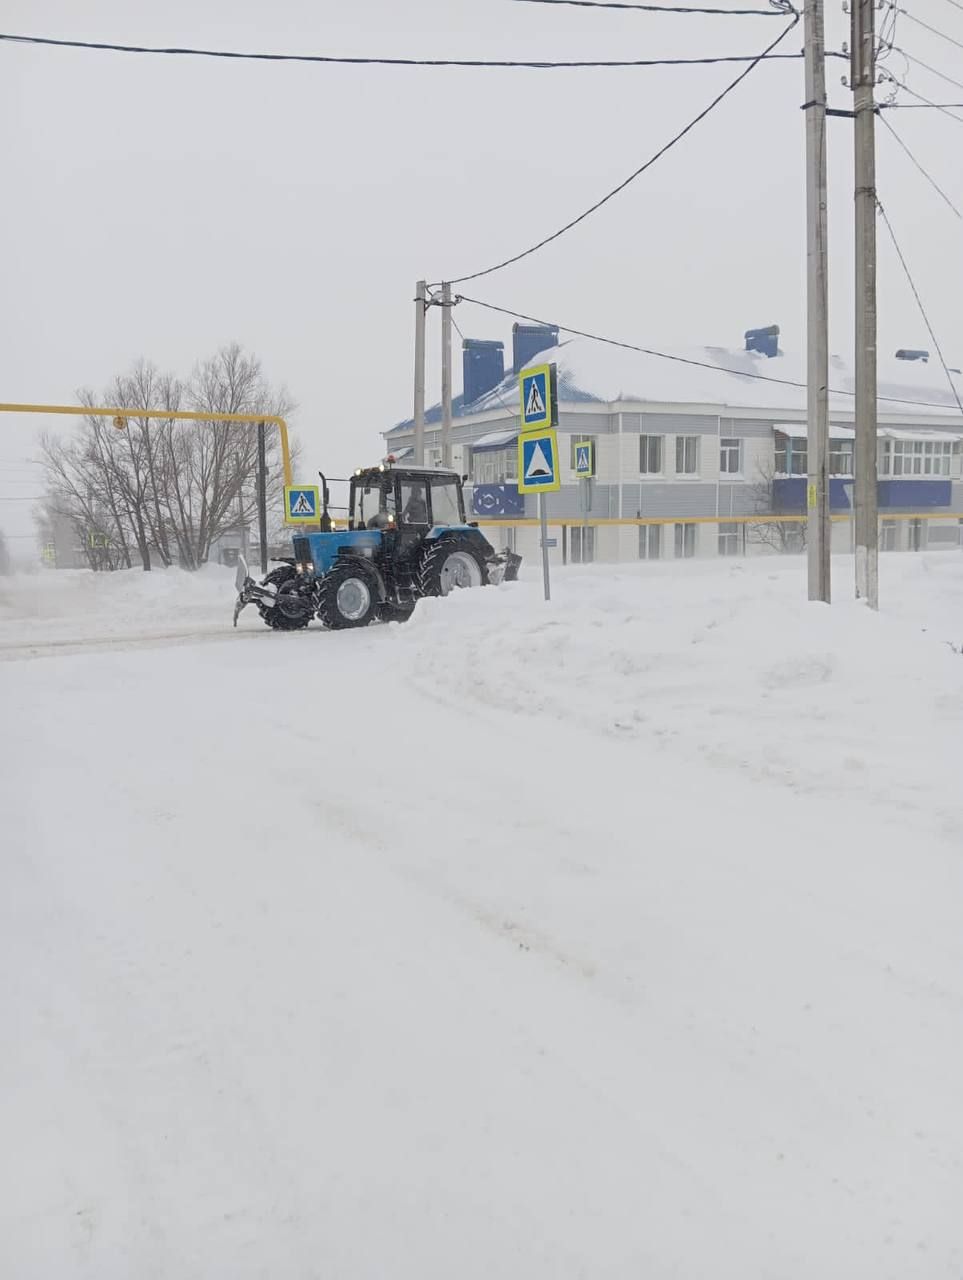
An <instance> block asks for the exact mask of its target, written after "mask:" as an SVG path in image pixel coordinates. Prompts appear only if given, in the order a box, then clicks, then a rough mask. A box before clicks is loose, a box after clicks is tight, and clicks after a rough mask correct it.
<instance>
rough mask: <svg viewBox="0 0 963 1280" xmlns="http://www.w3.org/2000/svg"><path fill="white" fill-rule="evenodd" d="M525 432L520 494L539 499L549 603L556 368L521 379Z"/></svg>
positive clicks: (557, 477) (525, 373) (557, 479)
mask: <svg viewBox="0 0 963 1280" xmlns="http://www.w3.org/2000/svg"><path fill="white" fill-rule="evenodd" d="M518 394H519V397H520V399H521V410H522V412H521V418H522V432H521V434H520V435H519V437H518V492H519V493H535V494H537V495H538V528H539V541H540V542H541V544H542V579H543V582H544V584H545V599H546V600H551V598H552V587H551V582H550V580H549V568H548V551H549V545H550V544H549V538H548V512H547V511H546V508H545V494H546V493H556V492H557V491H558V490H559V489H560V488H561V487H562V476H561V469H560V467H559V465H558V436H557V434H556V432H555V427H556V425H557V424H558V376H557V370H556V367H555V365H553V364H541V365H536V366H535V367H534V368H531V369H523V370H522V372H521V373H520V374H519V375H518Z"/></svg>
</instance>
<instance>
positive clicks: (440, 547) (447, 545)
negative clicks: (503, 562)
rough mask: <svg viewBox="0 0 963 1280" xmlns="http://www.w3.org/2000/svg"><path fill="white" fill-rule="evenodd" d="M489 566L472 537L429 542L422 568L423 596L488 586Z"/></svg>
mask: <svg viewBox="0 0 963 1280" xmlns="http://www.w3.org/2000/svg"><path fill="white" fill-rule="evenodd" d="M487 584H488V569H487V567H486V565H485V561H484V558H483V557H482V555H481V552H480V551H478V549H477V548H476V547H475V545H474V544H473V542H472V541H471V540H470V539H469V538H464V537H454V538H451V537H449V538H440V539H439V540H438V541H437V542H432V543H430V544H429V546H428V548H427V550H426V551H425V553H424V555H423V557H422V560H421V565H420V567H419V570H418V585H419V586H420V588H421V592H422V595H426V596H446V595H448V593H449V592H450V591H454V590H455V588H456V587H484V586H487Z"/></svg>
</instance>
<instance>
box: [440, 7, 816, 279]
mask: <svg viewBox="0 0 963 1280" xmlns="http://www.w3.org/2000/svg"><path fill="white" fill-rule="evenodd" d="M798 22H799V16H798V14H797V16H796V17H795V18H794V19H793V20H792V22H791V23H789V25H788V26H787V27H785V28H784V29H783V30H782V31H781V32H780V33H779V35H778V36H777V37H776V39H775V40H773V41H772V43H771V44H768V45H767V46H766V47H765V49H763V51H762V53H760V54H757V55H756V57H755V58H754V59H753V61H752V62H751V63H750V64H749V66H748V67H746V68H745V70H744V71H740V73H739V74H738V75H737V76H736V78H735V80H733V81H732V82H731V83H730V84H728V85H726V87H725V88H724V89H723V90H722V92H721V93H718V94H716V96H715V97H714V98H713V99H712V101H711V102H710V103H709V105H708V106H707V107H704V108H703V109H702V110H701V111H700V112H699V114H698V115H697V116H695V117H694V118H693V119H692V120H690V121H689V123H688V124H687V125H685V127H684V128H682V129H680V130H679V132H678V133H677V134H675V135H674V136H673V137H672V138H670V139H669V141H668V142H666V143H665V144H664V146H662V147H660V148H659V150H658V151H656V153H655V154H654V155H652V156H650V157H649V158H648V160H646V161H645V163H644V164H642V165H640V166H639V167H638V169H636V170H634V172H632V173H630V174H629V176H628V177H627V178H625V179H624V180H623V181H622V182H620V183H619V184H618V186H617V187H613V188H612V190H611V191H608V192H606V194H605V195H604V196H602V198H601V200H596V201H595V203H594V204H593V205H590V206H589V208H588V209H585V210H584V211H583V212H582V213H580V214H579V215H578V216H577V217H575V218H572V219H570V220H569V221H568V222H566V223H565V225H564V226H562V227H559V228H558V230H557V231H553V232H552V234H551V235H548V236H545V237H544V238H543V239H541V240H539V241H538V243H537V244H533V245H531V246H530V247H529V248H527V249H523V250H522V252H521V253H515V254H513V255H512V256H511V257H510V258H505V259H504V260H503V261H501V262H496V263H495V264H494V266H491V267H485V268H484V269H483V270H481V271H472V272H470V273H469V274H466V275H462V276H454V277H452V279H451V280H449V281H448V283H449V284H466V283H467V282H468V281H469V280H480V279H481V277H482V276H490V275H492V274H494V272H496V271H501V270H503V269H504V268H505V267H510V266H511V265H512V264H513V263H515V262H520V261H521V260H522V258H528V257H530V256H531V255H532V254H533V253H537V252H538V251H539V249H544V248H545V246H546V245H547V244H551V243H552V241H553V240H558V239H559V237H560V236H563V235H565V233H566V231H571V230H572V228H573V227H577V226H578V224H579V223H580V222H584V221H585V219H586V218H589V217H591V216H592V214H593V213H596V212H597V211H598V210H599V209H601V208H602V206H603V205H605V204H608V202H609V201H610V200H612V199H614V198H615V196H617V195H619V194H620V193H621V192H622V191H624V190H625V189H626V187H628V186H629V185H630V184H631V183H633V182H634V181H635V180H636V178H639V177H641V175H642V174H643V173H645V171H646V170H647V169H651V167H652V166H653V165H654V164H655V163H656V162H657V161H658V160H661V159H662V157H663V156H664V155H665V154H666V153H667V152H668V151H671V150H672V148H673V147H674V146H675V145H676V144H677V143H679V142H681V141H682V139H683V138H684V137H685V136H686V134H688V133H691V132H692V130H693V129H694V128H695V127H696V125H698V124H700V123H701V122H702V121H703V120H704V119H705V118H706V116H708V115H709V114H710V113H711V112H712V111H714V110H715V108H716V107H717V106H719V104H720V103H721V102H722V101H723V99H724V98H727V97H728V96H729V94H730V93H732V91H733V90H734V89H736V88H737V87H738V86H739V85H740V84H741V83H742V82H743V80H745V78H746V77H747V76H748V75H750V74H751V73H752V72H753V71H754V70H755V69H756V67H757V66H758V65H759V63H760V62H762V61H763V59H764V58H767V57H770V56H772V52H773V50H774V49H775V48H776V46H777V45H778V44H780V43H781V42H782V41H783V40H785V38H786V36H788V35H789V33H790V31H792V30H793V29H794V28H795V27H796V25H797V24H798Z"/></svg>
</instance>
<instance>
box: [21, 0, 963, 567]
mask: <svg viewBox="0 0 963 1280" xmlns="http://www.w3.org/2000/svg"><path fill="white" fill-rule="evenodd" d="M719 2H720V3H721V4H725V3H730V4H731V6H732V7H753V6H747V5H744V4H742V3H741V2H740V3H739V4H736V2H735V0H719ZM909 3H910V7H911V8H917V7H918V8H919V9H920V11H921V16H925V17H926V19H927V21H929V22H930V23H931V24H933V25H937V26H939V27H941V28H942V29H943V30H944V31H946V32H947V33H949V34H951V35H953V36H954V37H955V38H956V39H960V40H963V14H960V13H959V12H958V11H957V10H956V9H955V7H954V6H952V5H950V4H949V3H947V2H946V0H928V3H927V4H926V5H925V7H924V6H922V5H919V6H914V5H913V0H909ZM760 7H762V6H761V4H760ZM827 8H828V13H827V21H828V23H829V30H828V35H827V45H828V47H830V48H833V47H835V48H837V49H838V48H840V47H841V44H842V42H843V41H844V40H845V39H846V38H847V36H848V18H846V17H845V16H844V15H843V14H842V12H841V10H840V6H839V5H838V4H837V3H836V2H835V0H829V4H828V6H827ZM924 8H925V15H924V14H923V13H922V10H923V9H924ZM2 15H3V16H2V24H0V25H2V28H3V30H4V31H7V32H14V33H24V34H35V35H47V36H58V37H63V38H72V39H86V40H107V41H115V42H121V43H156V44H166V45H175V44H177V45H195V46H196V45H203V46H209V47H210V46H213V47H222V48H233V49H240V50H264V51H271V52H305V53H328V54H351V55H385V56H392V57H398V56H414V57H422V56H427V57H432V56H433V57H446V56H448V57H489V58H494V57H508V58H546V59H548V58H559V59H571V58H586V57H599V58H612V57H616V58H618V57H646V58H647V57H662V56H666V57H672V56H692V55H695V54H697V53H698V54H703V53H704V54H718V53H755V52H758V51H760V50H761V49H762V48H763V47H764V46H765V45H766V44H767V43H768V42H769V41H770V40H772V39H773V38H774V36H775V35H776V33H777V31H778V30H779V23H780V21H781V20H780V19H771V18H751V17H745V18H712V17H679V16H675V17H670V16H659V15H651V14H644V13H621V12H617V11H609V10H604V11H599V12H597V13H590V12H586V11H584V10H581V9H577V8H573V7H569V6H559V7H558V8H557V9H555V10H550V9H549V8H548V6H546V5H541V4H525V3H515V2H514V0H273V3H272V4H270V5H265V4H264V3H263V0H258V2H257V3H255V2H254V0H190V2H188V0H165V3H164V4H162V5H161V4H156V5H147V4H142V3H141V4H132V3H130V0H85V3H83V4H78V3H76V0H5V2H4V4H3V6H2ZM896 42H897V44H898V45H900V46H901V47H902V48H903V49H905V50H906V52H907V53H909V54H911V55H912V57H914V58H915V59H918V60H922V61H924V62H927V63H929V64H930V65H931V66H932V67H934V68H936V69H938V70H940V71H943V72H944V73H945V74H946V75H949V76H952V77H954V78H955V79H958V80H963V54H960V52H959V50H957V49H955V48H954V46H953V45H951V44H950V43H949V42H948V41H945V40H941V39H939V38H938V37H937V36H934V35H931V34H930V33H928V32H927V31H926V30H924V29H923V28H922V27H920V26H918V25H916V24H914V23H913V22H912V21H911V20H910V19H909V18H908V17H901V18H900V19H899V25H898V28H897V35H896ZM801 46H802V27H801V25H800V27H799V28H798V31H797V32H796V33H793V35H792V36H791V37H789V39H788V41H787V42H786V44H785V45H784V46H783V47H785V48H787V49H789V50H798V49H800V48H801ZM888 65H889V66H890V67H891V68H892V70H893V71H894V72H895V73H896V74H897V75H898V76H900V77H901V78H905V76H906V72H907V69H909V80H908V83H909V84H910V85H911V86H913V87H914V88H916V89H917V91H918V92H919V93H922V94H924V95H925V96H926V97H928V98H931V99H935V100H938V101H956V100H963V90H960V89H958V88H954V87H953V86H952V85H950V84H948V83H946V82H943V81H941V80H939V79H938V78H937V77H936V76H935V75H934V74H932V73H931V72H930V71H926V70H924V69H922V68H921V67H919V66H918V65H917V64H911V63H908V62H907V61H906V60H905V59H904V58H903V57H902V56H899V55H896V54H894V55H893V56H892V58H891V59H890V61H889V63H888ZM736 70H737V69H735V68H733V67H731V66H721V67H719V66H717V67H703V68H662V69H641V70H640V69H631V70H605V71H597V70H580V71H576V70H571V71H522V70H515V71H509V70H497V71H495V70H461V69H445V70H438V69H428V68H424V69H402V68H382V67H323V66H308V65H305V66H301V65H296V64H287V65H272V64H266V63H252V62H225V61H214V60H201V59H188V58H174V57H147V56H133V55H123V54H112V53H100V52H82V51H73V50H58V49H49V48H47V49H45V48H31V47H27V46H22V45H12V44H6V43H0V121H2V134H0V137H2V143H3V155H4V165H3V173H4V183H3V185H4V198H3V202H2V205H0V243H2V246H3V256H2V289H0V298H2V306H0V401H7V402H10V401H31V402H71V401H74V400H75V398H76V393H77V390H78V388H80V387H83V386H90V387H93V388H100V387H103V386H104V385H106V384H107V383H108V382H109V381H110V379H111V378H112V377H113V376H114V375H116V374H118V373H120V372H123V371H124V370H125V369H126V368H127V366H128V365H129V364H130V363H131V362H132V361H133V360H134V359H136V358H137V357H139V356H146V357H149V358H150V359H151V360H153V361H154V362H155V363H156V364H157V365H158V366H159V367H160V368H161V369H162V370H171V371H175V372H178V373H181V374H186V373H188V372H189V371H190V368H191V366H192V364H193V363H194V361H195V360H197V359H199V358H202V357H204V356H205V355H207V354H210V353H212V352H213V351H214V350H215V349H216V348H217V347H218V346H220V345H221V344H223V343H225V342H228V341H230V340H232V339H236V340H237V341H239V342H241V343H242V344H243V345H244V346H246V347H247V348H249V349H250V350H251V351H254V352H256V353H257V354H258V355H259V356H260V357H261V359H262V361H263V363H264V367H265V371H266V373H267V375H268V376H269V377H270V378H271V379H272V380H273V381H275V382H278V383H284V384H285V385H286V386H287V387H288V389H289V391H290V393H291V395H292V396H293V398H294V399H295V400H296V402H297V404H298V406H299V408H298V411H297V413H296V415H294V417H293V425H294V427H295V429H296V431H297V434H298V436H299V437H300V439H301V441H302V444H303V457H304V462H305V465H304V467H303V470H304V472H305V478H307V477H310V475H312V474H313V473H314V471H315V470H316V469H317V468H318V467H319V466H321V467H324V468H325V469H327V470H329V471H331V472H334V473H340V474H344V472H345V470H346V469H348V468H350V467H353V466H356V465H360V464H362V463H367V462H370V461H373V460H375V459H376V458H378V457H379V456H380V454H381V451H382V441H381V439H380V436H379V434H378V433H379V431H381V430H383V429H385V428H386V427H387V426H390V425H391V424H392V423H393V422H395V421H396V420H398V419H399V418H401V417H403V416H406V415H408V414H410V411H411V379H412V374H411V364H412V352H411V347H412V310H413V308H412V302H411V299H412V297H413V286H414V282H415V281H416V280H417V279H418V278H419V277H420V276H426V277H427V278H428V279H429V280H438V279H441V278H443V277H444V276H449V277H450V276H459V275H462V274H465V273H466V272H471V271H475V270H478V269H480V268H483V267H485V266H488V265H490V264H491V263H493V262H495V261H499V260H501V259H502V258H504V257H506V256H508V255H510V254H512V253H514V252H517V251H519V250H520V249H522V248H524V247H525V246H526V245H528V244H529V243H531V242H533V241H535V240H538V239H540V238H541V237H542V236H544V235H545V234H547V233H548V232H550V231H551V230H553V229H554V228H555V227H556V226H557V225H560V224H561V223H563V222H565V221H567V220H568V219H569V218H570V217H572V216H573V215H574V214H575V213H577V212H579V211H580V210H581V209H582V208H583V207H585V206H586V205H588V204H590V203H592V202H593V201H594V200H595V199H597V198H598V197H599V196H600V195H601V194H603V193H604V192H605V191H606V190H607V189H608V188H609V187H611V186H613V185H614V184H615V183H616V182H618V181H620V180H621V179H622V178H623V177H625V176H626V175H627V174H628V173H629V172H630V171H631V170H633V169H634V168H636V167H637V166H638V165H639V164H640V163H641V162H642V161H643V160H644V159H645V158H646V157H647V156H648V155H649V154H651V153H652V152H653V151H654V150H656V149H657V148H658V147H659V146H661V145H662V144H663V143H664V142H665V141H666V140H667V138H668V137H669V136H670V135H671V134H672V133H674V132H675V131H677V129H678V128H679V127H681V125H682V124H684V123H685V122H686V121H687V120H688V119H689V118H691V116H693V115H694V114H695V113H696V112H697V111H698V110H699V109H700V108H701V107H702V106H704V105H705V104H706V103H707V102H708V101H709V100H710V99H711V98H712V97H713V96H714V95H715V94H716V93H718V91H719V90H720V89H721V88H722V87H723V86H724V85H725V84H726V83H727V82H728V81H729V80H731V79H732V78H733V77H734V75H735V73H736ZM847 70H848V64H847V63H845V62H843V61H830V63H829V68H828V73H829V83H830V94H831V100H832V101H834V102H835V104H836V105H838V106H849V105H851V95H850V94H849V92H848V90H846V89H844V88H843V87H842V86H841V85H840V83H839V80H840V77H841V76H842V75H844V74H845V73H846V71H847ZM901 100H903V101H907V102H910V101H913V99H911V98H909V97H907V96H906V95H902V97H901ZM802 101H803V67H802V62H801V61H789V62H773V63H770V64H768V65H764V66H761V67H759V68H758V69H757V70H756V71H755V72H753V74H752V75H751V76H750V77H749V78H748V79H747V81H746V82H745V84H744V85H742V86H740V87H739V88H738V89H737V90H736V91H735V93H734V94H733V95H732V96H730V97H729V98H728V99H726V101H725V103H724V104H723V105H722V106H721V107H720V108H719V109H718V110H717V111H716V112H714V113H713V114H712V116H711V117H710V118H709V119H708V120H706V121H705V122H704V123H703V124H701V125H700V126H698V128H697V129H696V130H695V131H694V132H693V133H692V134H691V135H690V136H689V137H688V138H687V139H685V140H684V142H683V143H682V144H680V145H679V146H678V147H677V148H675V149H674V150H673V151H672V152H671V153H670V154H669V155H668V156H667V157H666V158H665V159H664V160H662V161H661V162H660V163H659V164H658V165H656V166H655V167H654V168H653V169H652V170H651V171H650V172H648V173H647V174H645V175H644V176H643V177H642V178H640V179H639V180H638V181H637V182H636V183H634V184H633V185H632V186H631V187H630V188H629V189H628V190H627V191H626V192H625V193H623V194H622V195H621V196H619V197H618V198H617V199H616V200H615V201H613V202H612V203H611V204H609V205H608V206H606V208H605V209H604V210H602V211H600V212H599V213H598V214H596V215H595V216H594V217H592V218H591V219H589V220H588V221H587V222H586V223H584V224H583V225H581V226H580V227H578V228H576V229H575V230H574V231H572V232H570V233H569V234H568V235H566V236H565V237H563V238H562V239H561V240H560V241H558V242H557V243H555V244H553V245H552V246H550V247H548V248H547V249H545V250H543V251H542V252H540V253H539V254H537V255H535V256H533V257H532V258H530V259H527V260H526V261H525V262H523V263H520V264H518V265H517V266H513V267H510V268H508V269H506V270H505V271H503V272H500V273H498V274H496V275H494V276H492V277H490V278H488V279H486V280H483V281H479V282H476V283H475V284H474V285H473V286H472V287H471V291H474V293H475V295H476V296H478V297H480V298H483V299H486V300H488V301H491V302H495V303H498V304H500V305H505V306H508V307H511V308H514V309H517V310H520V311H524V312H529V313H531V314H534V315H540V316H545V317H547V318H549V319H551V320H554V321H556V322H559V323H561V324H563V325H564V324H570V325H573V326H578V327H585V328H589V329H593V330H595V331H599V332H602V333H605V334H610V335H612V336H615V337H619V338H624V339H626V340H628V341H634V342H639V343H641V344H643V345H649V346H654V347H672V346H678V345H691V344H702V343H709V344H717V345H732V346H738V345H740V344H741V340H742V333H743V331H744V330H745V329H746V328H748V327H751V326H756V325H764V324H771V323H778V324H780V325H781V326H782V330H783V345H784V346H785V347H786V348H795V349H800V348H801V347H802V346H803V344H804V338H805V334H804V328H803V326H804V321H805V296H804V283H805V225H804V208H805V201H804V186H803V180H804V171H803V160H804V137H803V115H802V112H801V111H800V110H799V106H800V103H801V102H802ZM959 114H960V115H961V116H963V112H960V113H959ZM887 118H888V119H889V120H890V121H891V123H893V124H894V125H895V126H896V128H897V129H898V130H899V131H900V133H901V134H902V136H903V137H904V139H905V140H906V141H907V142H908V144H909V145H910V146H911V148H912V149H913V150H914V151H915V153H916V154H917V156H918V157H919V159H920V160H921V161H922V162H923V164H924V165H926V167H927V168H929V169H930V170H931V171H932V172H933V174H934V176H936V178H937V179H938V181H939V182H940V183H941V184H942V185H943V187H944V189H945V190H946V192H947V194H948V195H949V196H950V197H951V198H952V199H953V200H954V201H955V203H956V204H957V205H958V206H960V207H963V165H961V164H960V163H959V156H960V154H961V143H963V132H961V125H960V124H958V123H955V122H954V121H952V120H949V119H947V118H946V117H945V116H944V115H941V114H939V113H937V112H933V111H915V110H913V111H909V110H907V111H894V112H891V113H889V115H888V117H887ZM878 154H879V159H878V168H879V172H878V179H879V192H880V197H881V199H882V200H883V202H884V204H886V206H887V208H888V211H889V213H890V216H891V218H892V220H893V223H894V225H895V227H896V229H897V232H898V234H900V235H901V238H902V240H903V248H904V251H905V252H906V254H907V256H908V258H909V260H910V263H911V266H912V268H913V270H914V273H915V274H916V276H917V283H918V285H919V287H920V290H921V292H922V294H923V297H924V299H925V301H926V304H927V306H928V308H929V310H930V312H931V317H932V319H933V321H934V323H935V325H936V328H937V333H938V334H939V335H940V337H941V341H942V343H943V345H944V347H945V348H946V351H947V356H948V357H951V358H950V363H951V364H957V365H959V364H960V362H961V360H963V333H961V332H960V323H959V310H960V306H959V295H960V283H961V275H963V272H961V267H963V225H961V222H960V221H959V220H958V219H957V218H956V217H955V216H954V214H953V213H952V211H951V210H950V209H948V208H947V207H946V206H945V205H944V204H943V203H942V202H941V201H940V199H939V197H938V196H937V195H936V194H935V193H934V192H933V191H932V189H931V188H929V187H928V186H927V185H926V183H925V181H924V179H923V178H922V177H921V176H920V175H919V174H918V173H917V172H916V171H915V170H914V169H913V168H912V166H911V165H910V162H909V161H908V160H907V159H906V157H905V156H904V155H903V154H902V153H901V152H900V151H899V150H898V148H897V147H896V146H895V144H894V143H893V140H892V138H891V137H890V136H889V135H888V133H887V132H886V130H885V129H883V128H880V130H879V147H878ZM851 156H852V128H851V125H850V124H849V122H847V121H845V120H833V121H831V123H830V168H831V177H830V201H831V204H830V216H831V227H830V235H831V303H832V335H831V347H832V349H833V351H836V352H839V353H841V354H848V353H849V351H850V348H851V343H852V308H853V303H852V284H851V277H852V252H851V245H850V242H851V217H852V163H851ZM465 289H466V291H469V287H468V286H465ZM456 318H457V320H458V323H459V325H460V327H461V329H462V330H463V332H464V333H465V334H466V335H469V336H476V337H485V338H502V339H504V340H505V341H506V346H509V342H510V330H511V322H510V321H509V320H507V319H504V320H503V319H501V318H499V317H497V316H493V315H491V314H490V313H485V312H481V311H479V310H478V309H477V308H473V307H470V306H469V305H468V304H464V305H462V306H461V307H460V308H459V309H458V310H457V312H456ZM438 339H439V334H438V323H437V315H433V316H432V322H431V331H430V333H429V399H430V400H436V399H437V398H438V395H439V386H438V368H439V363H438V358H437V344H438ZM880 343H881V346H882V347H883V348H884V349H888V348H890V347H892V348H895V347H896V346H922V347H926V346H929V345H930V343H929V341H928V339H927V336H926V333H925V330H924V329H923V326H922V323H921V321H920V320H919V317H918V314H917V312H916V309H915V304H914V303H913V299H912V296H911V295H910V293H909V291H908V288H907V286H906V284H905V281H904V279H903V278H902V276H901V274H900V271H899V266H898V263H897V262H896V259H895V257H894V255H893V252H892V250H891V248H890V247H889V245H888V243H887V242H886V240H885V233H884V232H883V230H882V228H881V229H880ZM640 359H641V357H640ZM455 377H456V386H455V389H456V391H457V390H459V389H460V383H461V361H460V353H459V352H457V351H456V356H455ZM35 425H36V424H31V426H30V427H23V426H20V425H18V424H16V423H12V422H5V421H3V419H2V418H0V430H2V431H3V436H2V438H0V528H4V529H6V531H7V533H8V534H9V535H18V536H20V537H22V536H23V535H24V534H26V533H29V530H30V527H31V526H30V523H29V514H28V513H29V503H26V502H22V501H21V502H9V501H7V499H9V498H11V497H16V498H22V497H25V496H29V495H30V494H31V493H32V492H33V488H32V487H31V484H30V479H31V476H32V475H35V472H36V468H31V467H29V466H28V465H27V464H26V463H25V462H24V459H25V458H28V457H29V456H30V455H31V451H32V441H33V432H34V429H35ZM20 545H21V546H22V547H25V546H26V545H27V541H26V540H24V541H22V542H21V544H20Z"/></svg>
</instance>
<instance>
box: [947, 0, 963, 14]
mask: <svg viewBox="0 0 963 1280" xmlns="http://www.w3.org/2000/svg"><path fill="white" fill-rule="evenodd" d="M946 3H947V4H951V5H952V6H953V8H954V9H959V11H960V13H963V4H960V0H946Z"/></svg>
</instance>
